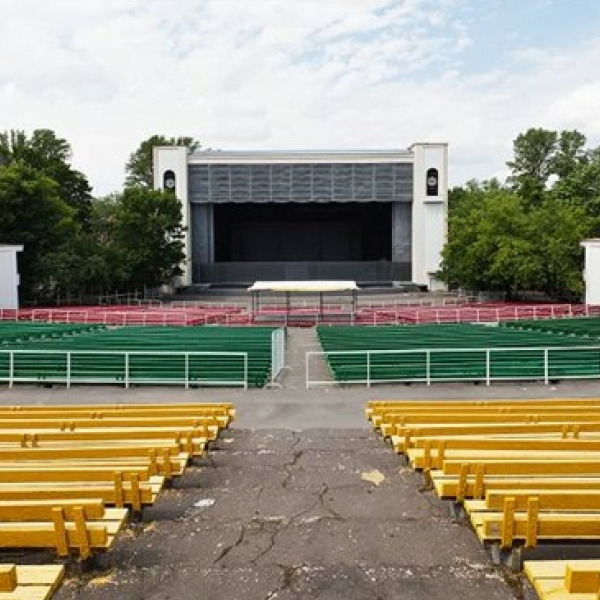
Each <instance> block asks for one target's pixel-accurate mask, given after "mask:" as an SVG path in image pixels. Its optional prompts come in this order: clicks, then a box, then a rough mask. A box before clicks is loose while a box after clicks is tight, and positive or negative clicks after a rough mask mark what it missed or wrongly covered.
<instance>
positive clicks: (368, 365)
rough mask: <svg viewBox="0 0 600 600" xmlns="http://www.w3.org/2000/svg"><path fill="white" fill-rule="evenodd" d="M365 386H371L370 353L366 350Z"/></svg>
mask: <svg viewBox="0 0 600 600" xmlns="http://www.w3.org/2000/svg"><path fill="white" fill-rule="evenodd" d="M367 387H369V388H370V387H371V353H370V352H369V351H368V350H367Z"/></svg>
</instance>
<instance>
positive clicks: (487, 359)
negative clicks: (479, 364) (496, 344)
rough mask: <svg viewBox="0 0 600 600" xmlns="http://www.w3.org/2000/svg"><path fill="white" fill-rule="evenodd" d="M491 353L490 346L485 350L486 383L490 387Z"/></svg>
mask: <svg viewBox="0 0 600 600" xmlns="http://www.w3.org/2000/svg"><path fill="white" fill-rule="evenodd" d="M490 354H491V350H490V349H489V348H488V349H487V350H486V351H485V385H487V386H488V387H490V382H491V373H490V371H491V368H490V362H491V361H490Z"/></svg>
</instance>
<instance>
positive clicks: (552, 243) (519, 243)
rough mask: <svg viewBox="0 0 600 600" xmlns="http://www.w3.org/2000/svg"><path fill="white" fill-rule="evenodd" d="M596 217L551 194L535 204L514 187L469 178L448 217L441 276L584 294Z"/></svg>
mask: <svg viewBox="0 0 600 600" xmlns="http://www.w3.org/2000/svg"><path fill="white" fill-rule="evenodd" d="M594 228H595V221H594V220H593V219H590V218H589V216H587V215H586V212H585V209H584V208H583V207H581V206H578V205H574V204H569V203H566V202H563V201H561V200H558V199H556V198H554V197H552V196H550V195H549V194H548V195H546V196H545V197H544V202H543V203H542V204H540V205H533V206H532V205H531V204H530V203H529V202H527V201H526V200H524V199H523V198H521V197H520V196H519V195H518V194H516V193H515V192H513V191H509V190H506V189H501V188H498V187H497V186H489V185H487V184H485V183H484V184H474V183H471V184H469V186H468V187H467V188H465V189H463V192H462V194H461V202H460V204H459V205H458V206H456V207H455V208H453V209H452V211H451V214H450V218H449V236H448V243H447V244H446V246H445V247H444V250H443V253H442V259H443V260H442V269H441V272H440V278H441V279H442V281H445V282H446V283H448V284H449V285H451V286H462V287H465V288H467V289H472V290H489V291H502V292H505V293H506V294H507V295H508V296H511V295H514V294H515V293H516V292H518V291H519V290H538V291H543V292H545V293H546V294H548V295H550V296H553V297H558V298H571V297H572V296H573V295H578V294H580V293H581V291H582V288H583V282H582V250H581V247H580V242H581V240H582V239H584V238H586V237H589V236H590V235H592V234H593V232H594Z"/></svg>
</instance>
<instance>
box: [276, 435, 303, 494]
mask: <svg viewBox="0 0 600 600" xmlns="http://www.w3.org/2000/svg"><path fill="white" fill-rule="evenodd" d="M292 434H293V436H294V443H293V444H292V445H291V447H290V450H291V451H292V452H293V454H292V460H291V461H290V462H288V463H284V464H283V470H284V471H285V472H286V477H285V479H284V480H283V481H282V483H281V487H282V488H286V487H287V485H288V482H289V480H290V479H291V477H292V471H291V469H293V468H294V467H295V466H296V464H297V462H298V461H299V460H300V457H301V456H302V455H303V454H304V450H296V447H297V446H298V444H299V443H300V441H301V438H300V436H299V435H298V434H297V433H296V432H295V431H293V432H292Z"/></svg>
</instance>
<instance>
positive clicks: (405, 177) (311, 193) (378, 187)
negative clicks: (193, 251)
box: [189, 163, 413, 204]
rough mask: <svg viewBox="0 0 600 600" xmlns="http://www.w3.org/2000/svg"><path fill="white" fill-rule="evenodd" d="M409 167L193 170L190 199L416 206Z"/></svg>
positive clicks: (202, 167)
mask: <svg viewBox="0 0 600 600" xmlns="http://www.w3.org/2000/svg"><path fill="white" fill-rule="evenodd" d="M412 196H413V166H412V164H407V163H356V164H355V163H329V164H328V163H325V164H323V163H317V164H248V165H239V164H237V165H233V164H232V165H228V164H216V165H190V167H189V198H190V201H191V202H194V203H203V204H217V203H218V204H220V203H231V202H233V203H240V202H260V203H266V202H281V203H286V202H319V203H321V202H412Z"/></svg>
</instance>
